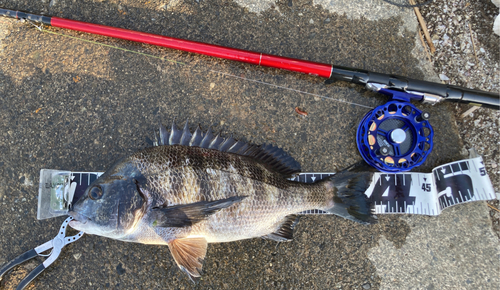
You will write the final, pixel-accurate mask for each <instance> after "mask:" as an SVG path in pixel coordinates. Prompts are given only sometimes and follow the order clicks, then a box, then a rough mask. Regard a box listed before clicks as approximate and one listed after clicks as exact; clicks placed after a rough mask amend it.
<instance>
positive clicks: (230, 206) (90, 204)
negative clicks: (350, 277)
mask: <svg viewBox="0 0 500 290" xmlns="http://www.w3.org/2000/svg"><path fill="white" fill-rule="evenodd" d="M157 145H159V146H155V147H152V148H146V149H143V150H141V151H138V152H136V153H134V154H132V155H130V156H128V157H126V158H124V159H122V160H120V161H118V162H117V163H115V164H114V165H113V166H112V167H111V168H110V169H108V170H107V171H106V172H105V173H104V174H103V175H101V176H100V177H99V178H98V179H97V180H95V181H94V182H93V183H92V184H91V185H90V186H89V187H88V188H87V189H86V191H85V193H84V195H83V196H82V198H80V199H79V200H78V201H77V202H76V203H75V204H74V205H73V207H72V209H71V211H70V212H69V214H70V215H71V216H72V217H73V218H74V219H73V220H72V221H71V222H70V223H69V225H70V226H71V227H73V228H75V229H77V230H80V231H84V232H85V233H88V234H95V235H100V236H104V237H109V238H113V239H117V240H121V241H127V242H137V243H144V244H163V245H165V244H166V245H168V247H169V249H170V252H171V254H172V256H173V258H174V259H175V261H176V263H177V265H178V266H179V268H180V269H181V270H183V271H184V272H185V273H187V274H188V276H189V278H191V280H193V281H194V280H197V279H198V278H199V277H200V276H201V272H202V271H201V269H202V266H203V259H204V258H205V255H206V252H207V244H208V243H214V242H229V241H236V240H242V239H248V238H254V237H264V238H268V239H272V240H276V241H290V240H291V239H292V238H293V229H294V226H295V224H296V222H297V217H296V215H297V214H299V213H302V212H304V211H307V210H321V211H322V212H325V213H327V214H336V215H339V216H342V217H344V218H347V219H350V220H353V221H356V222H361V223H370V222H372V221H374V220H373V218H372V215H371V214H372V211H373V206H372V205H371V204H370V203H369V201H368V199H367V197H366V196H365V195H364V192H365V190H366V189H367V188H368V186H369V184H370V182H371V177H372V173H371V172H368V171H366V165H356V166H351V167H350V168H348V169H346V170H344V171H341V172H339V173H337V174H336V175H335V176H334V177H331V178H329V179H328V180H324V181H320V182H317V183H314V184H305V183H300V182H294V181H290V180H288V179H287V177H289V176H291V175H292V174H293V173H298V171H300V165H299V164H298V163H297V162H296V161H295V160H294V159H293V158H292V157H290V156H288V155H287V154H286V153H285V152H284V151H283V150H281V149H279V148H277V147H274V146H272V145H261V146H257V145H252V144H248V143H245V142H242V141H236V140H234V139H233V138H231V137H229V138H222V137H220V136H219V135H217V136H214V135H213V134H212V132H211V130H208V131H207V132H202V131H201V129H200V128H198V129H197V130H196V131H195V133H194V134H191V132H190V131H189V126H188V123H187V122H186V124H185V126H184V129H183V130H178V129H177V127H176V126H175V124H173V125H172V128H171V131H170V133H168V132H167V130H166V129H165V127H163V126H160V139H159V141H158V139H157Z"/></svg>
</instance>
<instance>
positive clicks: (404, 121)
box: [356, 89, 434, 173]
mask: <svg viewBox="0 0 500 290" xmlns="http://www.w3.org/2000/svg"><path fill="white" fill-rule="evenodd" d="M378 92H379V93H383V94H385V95H389V96H391V97H392V99H391V101H389V102H388V103H386V104H384V105H382V106H379V107H377V108H375V109H373V110H372V111H370V112H368V114H366V115H365V117H364V118H363V120H362V121H361V124H360V125H359V127H358V130H357V133H356V142H357V145H358V150H359V152H360V153H361V156H362V157H363V159H364V160H365V161H366V162H367V163H368V164H370V165H371V166H373V167H375V168H377V169H378V170H380V171H382V172H388V173H391V172H392V173H393V172H400V171H408V170H411V169H412V168H414V167H417V166H419V165H421V164H422V163H423V162H424V161H425V159H426V158H427V156H428V155H429V154H430V152H431V151H432V147H433V143H432V138H433V136H434V131H433V130H432V127H431V125H430V124H429V121H428V119H429V117H430V114H429V113H428V112H422V111H420V110H419V109H417V108H416V107H415V106H413V105H412V104H411V103H410V97H409V96H408V94H407V93H405V92H400V91H393V90H389V89H380V90H379V91H378Z"/></svg>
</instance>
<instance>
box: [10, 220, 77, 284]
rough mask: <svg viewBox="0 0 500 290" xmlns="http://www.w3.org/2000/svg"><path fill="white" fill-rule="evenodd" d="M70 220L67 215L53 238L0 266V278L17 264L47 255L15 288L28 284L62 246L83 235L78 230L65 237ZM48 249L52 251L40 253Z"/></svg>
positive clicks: (59, 252)
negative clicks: (76, 232)
mask: <svg viewBox="0 0 500 290" xmlns="http://www.w3.org/2000/svg"><path fill="white" fill-rule="evenodd" d="M71 220H73V217H69V218H67V219H66V220H65V221H64V222H63V224H62V225H61V228H60V229H59V233H58V234H57V236H56V237H55V238H54V239H52V240H50V241H48V242H46V243H44V244H42V245H40V246H38V247H36V248H34V249H32V250H29V251H27V252H26V253H24V254H21V255H20V256H18V257H17V258H15V259H13V260H12V261H10V262H8V263H7V264H5V265H4V266H3V267H2V268H0V280H1V279H2V276H3V275H4V274H5V273H7V271H9V270H10V269H12V268H14V267H15V266H17V265H19V264H21V263H24V262H26V261H28V260H30V259H32V258H34V257H36V256H42V257H44V256H48V258H47V259H46V260H45V261H44V262H43V263H42V264H41V265H38V267H36V268H35V270H33V271H31V273H29V274H28V276H26V277H25V278H24V279H23V280H22V281H21V283H19V285H18V286H17V288H16V290H21V289H24V288H25V287H26V286H28V284H29V283H30V282H31V281H33V279H35V278H36V277H37V276H38V275H39V274H40V273H42V272H43V270H45V269H46V268H47V267H49V266H50V265H51V264H52V263H54V261H55V260H56V259H57V258H58V257H59V255H60V254H61V250H62V248H64V246H66V245H67V244H69V243H72V242H74V241H77V240H78V239H79V238H81V237H82V236H83V232H79V233H78V234H77V235H75V236H69V237H66V229H67V228H68V224H69V222H70V221H71ZM50 249H52V251H51V252H50V253H49V254H48V255H46V254H42V253H43V252H45V251H48V250H50Z"/></svg>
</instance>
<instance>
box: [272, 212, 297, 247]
mask: <svg viewBox="0 0 500 290" xmlns="http://www.w3.org/2000/svg"><path fill="white" fill-rule="evenodd" d="M298 222H299V217H298V216H296V215H294V214H292V215H288V216H286V217H285V220H284V221H283V223H282V224H281V226H280V228H279V229H278V230H277V231H276V232H274V233H271V234H269V235H265V236H263V238H265V239H270V240H274V241H277V242H289V241H291V240H292V239H293V229H294V228H295V226H296V225H297V223H298Z"/></svg>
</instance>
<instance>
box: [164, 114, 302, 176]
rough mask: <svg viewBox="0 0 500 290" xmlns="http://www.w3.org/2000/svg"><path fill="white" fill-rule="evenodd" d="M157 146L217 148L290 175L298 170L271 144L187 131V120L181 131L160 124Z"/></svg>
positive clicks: (284, 153)
mask: <svg viewBox="0 0 500 290" xmlns="http://www.w3.org/2000/svg"><path fill="white" fill-rule="evenodd" d="M158 145H185V146H193V147H201V148H206V149H214V150H219V151H221V152H228V153H234V154H238V155H242V156H248V157H252V158H253V159H255V160H256V161H259V162H260V163H262V164H264V165H266V166H267V167H268V168H269V169H271V170H273V171H276V172H278V173H280V174H282V175H283V176H284V177H290V176H292V175H293V174H295V173H299V172H300V164H299V163H298V162H297V161H295V159H293V158H292V157H291V156H290V155H288V154H287V153H286V152H285V151H283V149H281V148H278V147H275V146H273V145H271V144H264V145H254V144H249V143H246V142H243V141H238V140H235V139H234V138H233V137H227V138H226V137H222V136H221V135H220V133H219V134H217V135H216V136H214V135H213V133H212V130H211V129H208V130H207V131H206V132H203V131H202V130H201V128H200V126H198V128H196V130H195V131H194V133H191V131H190V130H189V124H188V121H186V124H185V125H184V128H183V129H182V130H179V129H178V128H177V126H176V125H175V121H174V122H173V123H172V126H171V129H170V131H167V129H166V128H165V127H164V126H163V125H162V124H160V137H159V141H158Z"/></svg>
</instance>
